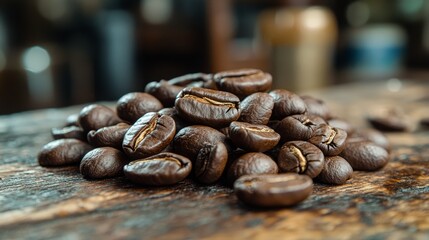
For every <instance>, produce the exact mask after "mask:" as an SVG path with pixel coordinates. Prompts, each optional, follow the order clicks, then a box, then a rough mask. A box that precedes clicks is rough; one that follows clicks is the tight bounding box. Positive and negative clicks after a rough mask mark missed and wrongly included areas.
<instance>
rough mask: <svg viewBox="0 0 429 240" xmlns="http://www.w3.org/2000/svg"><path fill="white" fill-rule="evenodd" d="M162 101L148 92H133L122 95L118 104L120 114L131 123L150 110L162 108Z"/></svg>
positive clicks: (117, 109)
mask: <svg viewBox="0 0 429 240" xmlns="http://www.w3.org/2000/svg"><path fill="white" fill-rule="evenodd" d="M162 108H163V106H162V103H161V102H160V101H159V100H158V99H156V98H155V97H154V96H152V95H150V94H148V93H142V92H132V93H128V94H125V95H124V96H122V97H121V98H120V99H119V100H118V102H117V105H116V111H117V112H118V116H119V117H120V118H122V119H124V120H125V121H128V122H130V123H131V124H132V123H134V122H135V121H137V119H139V118H141V117H142V116H143V115H145V114H146V113H148V112H156V111H159V110H160V109H162Z"/></svg>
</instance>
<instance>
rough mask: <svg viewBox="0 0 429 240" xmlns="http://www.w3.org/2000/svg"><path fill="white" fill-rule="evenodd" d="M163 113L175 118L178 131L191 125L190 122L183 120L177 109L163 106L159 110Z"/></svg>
mask: <svg viewBox="0 0 429 240" xmlns="http://www.w3.org/2000/svg"><path fill="white" fill-rule="evenodd" d="M158 113H159V114H161V115H167V116H170V117H171V118H173V120H174V122H175V123H176V132H178V131H180V129H182V128H184V127H187V126H189V123H188V122H186V121H185V120H183V119H182V118H181V117H180V116H179V113H178V112H177V110H176V109H175V108H174V107H172V108H163V109H161V110H159V111H158Z"/></svg>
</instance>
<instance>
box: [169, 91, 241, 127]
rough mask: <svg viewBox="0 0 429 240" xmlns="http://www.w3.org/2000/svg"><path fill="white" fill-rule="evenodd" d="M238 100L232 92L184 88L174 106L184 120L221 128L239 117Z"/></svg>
mask: <svg viewBox="0 0 429 240" xmlns="http://www.w3.org/2000/svg"><path fill="white" fill-rule="evenodd" d="M239 103H240V100H239V99H238V97H237V96H235V95H234V94H231V93H228V92H222V91H217V90H212V89H204V88H185V89H183V91H182V92H181V93H180V94H179V95H178V96H177V99H176V104H175V108H176V109H177V111H178V112H179V116H180V117H181V118H183V119H184V120H186V121H188V122H191V123H195V124H204V125H207V126H211V127H216V128H221V127H226V126H228V125H229V124H230V123H231V122H232V121H235V120H237V119H238V117H240V110H239Z"/></svg>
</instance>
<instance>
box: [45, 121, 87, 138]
mask: <svg viewBox="0 0 429 240" xmlns="http://www.w3.org/2000/svg"><path fill="white" fill-rule="evenodd" d="M51 134H52V137H53V138H54V139H63V138H75V139H79V140H82V141H86V133H85V131H84V130H83V129H82V128H81V127H78V126H73V125H72V126H68V127H63V128H52V130H51Z"/></svg>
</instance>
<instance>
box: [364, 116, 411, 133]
mask: <svg viewBox="0 0 429 240" xmlns="http://www.w3.org/2000/svg"><path fill="white" fill-rule="evenodd" d="M367 120H368V122H369V123H370V124H371V125H372V126H373V127H374V128H375V129H377V130H380V131H383V132H404V131H407V130H408V126H407V123H406V122H405V120H404V119H403V118H401V117H399V116H397V115H395V114H392V115H386V116H371V117H368V118H367Z"/></svg>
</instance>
